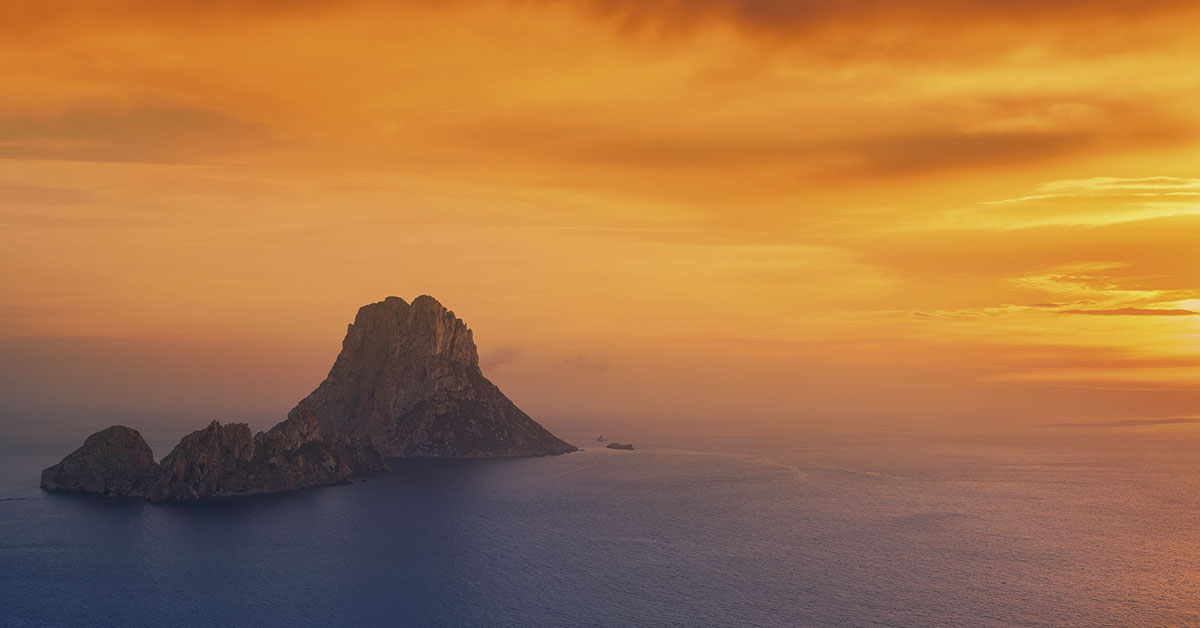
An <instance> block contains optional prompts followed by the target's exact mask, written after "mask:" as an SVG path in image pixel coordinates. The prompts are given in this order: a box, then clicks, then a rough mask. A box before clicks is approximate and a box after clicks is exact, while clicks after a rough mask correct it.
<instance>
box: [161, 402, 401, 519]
mask: <svg viewBox="0 0 1200 628" xmlns="http://www.w3.org/2000/svg"><path fill="white" fill-rule="evenodd" d="M386 470H387V465H386V464H385V463H384V461H383V457H382V456H380V455H379V452H377V451H376V450H375V448H374V447H372V446H371V444H370V442H368V441H365V440H361V439H351V438H348V437H345V436H331V437H328V438H327V437H322V436H320V435H318V433H317V431H316V429H315V422H314V421H313V419H312V417H311V416H309V417H303V416H302V417H299V418H297V419H289V420H287V421H284V422H282V423H280V424H278V425H276V426H275V427H273V428H271V429H270V430H269V431H267V432H260V433H258V434H257V435H254V436H251V435H250V427H249V426H247V425H246V424H245V423H230V424H228V425H221V424H220V423H217V422H216V421H213V422H212V423H211V424H209V426H208V427H206V428H204V429H202V430H199V431H196V432H192V433H191V434H189V435H187V436H185V437H183V440H181V441H180V442H179V445H177V446H176V447H175V449H174V451H172V452H171V453H169V454H167V455H166V457H164V458H163V459H162V462H161V463H160V464H159V469H158V472H157V473H156V475H155V477H154V480H153V482H152V483H151V484H150V485H149V488H148V490H147V493H146V498H147V499H149V500H151V501H167V500H174V501H179V500H191V499H200V498H204V497H224V496H229V495H252V494H256V493H275V492H280V491H290V490H295V489H298V488H305V487H309V486H322V485H328V484H339V483H342V482H345V481H347V480H348V479H350V478H351V477H354V476H357V475H362V474H365V473H374V472H376V471H386Z"/></svg>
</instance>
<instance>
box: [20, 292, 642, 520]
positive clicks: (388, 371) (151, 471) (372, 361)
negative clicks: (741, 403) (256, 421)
mask: <svg viewBox="0 0 1200 628" xmlns="http://www.w3.org/2000/svg"><path fill="white" fill-rule="evenodd" d="M610 447H612V445H610ZM632 448H633V447H632V446H629V449H632ZM575 450H576V449H575V447H573V446H572V445H569V444H567V443H565V442H563V441H561V440H559V439H558V438H556V437H555V436H554V435H553V434H551V433H550V432H548V431H547V430H546V429H545V428H543V427H542V426H541V425H538V424H537V423H536V422H534V420H533V419H531V418H529V416H528V415H526V414H525V413H524V412H522V411H521V410H520V409H519V408H517V406H516V405H514V404H513V402H511V401H509V400H508V398H507V397H505V396H504V394H503V393H501V392H500V389H499V388H496V386H495V385H494V384H492V383H491V382H490V381H488V380H487V378H485V377H484V376H483V372H482V371H480V369H479V355H478V352H477V351H476V349H475V341H474V340H473V339H472V337H471V330H469V329H467V326H466V325H465V324H464V323H463V322H462V320H460V319H459V318H458V317H456V316H454V314H453V313H452V312H450V311H448V310H447V309H446V308H444V307H442V305H441V304H440V303H438V302H437V301H436V300H435V299H433V298H432V297H428V296H422V297H418V298H417V299H415V300H414V301H413V303H412V305H409V304H408V303H406V302H405V301H404V300H403V299H399V298H396V297H388V298H387V299H386V300H384V301H381V302H379V303H373V304H371V305H366V306H363V307H362V308H361V309H359V311H358V315H357V316H356V317H355V319H354V323H353V324H351V325H350V328H349V330H348V331H347V333H346V338H345V340H343V342H342V352H341V354H339V355H338V358H337V361H336V362H335V363H334V365H333V368H332V370H330V372H329V376H328V377H327V378H326V379H325V381H324V382H322V383H321V385H320V386H318V387H317V389H316V390H314V391H313V392H312V394H310V395H309V396H308V397H306V398H305V399H304V400H303V401H301V402H300V403H299V405H297V406H296V407H295V408H294V409H293V410H292V411H291V412H290V413H288V418H287V420H285V421H283V422H281V423H279V424H277V425H276V426H275V427H273V428H271V429H270V430H268V431H266V432H259V433H258V434H253V435H252V434H251V432H250V427H249V426H248V425H246V424H245V423H230V424H226V425H221V424H220V423H218V422H216V421H213V422H212V423H211V424H209V426H208V427H206V428H204V429H202V430H199V431H196V432H192V433H191V434H188V435H187V436H185V437H183V439H182V440H180V441H179V444H178V445H177V446H176V447H175V449H174V450H173V451H171V453H169V454H167V455H166V456H165V457H163V459H162V462H160V463H158V464H155V462H154V455H153V453H152V452H151V450H150V446H149V445H147V444H146V441H145V440H144V439H142V436H141V434H139V433H138V432H137V431H136V430H132V429H130V428H127V427H121V426H113V427H110V428H108V429H105V430H102V431H100V432H97V433H95V434H93V435H91V436H89V437H88V439H87V441H85V442H84V444H83V447H80V448H79V449H78V450H76V451H75V452H73V453H71V454H70V455H68V456H67V457H66V458H63V460H62V462H60V463H58V464H56V465H54V466H52V467H50V468H48V469H46V470H45V471H43V472H42V488H44V489H46V490H51V491H83V492H89V493H103V494H108V495H129V496H136V497H144V498H146V499H149V500H151V501H179V500H193V499H202V498H208V497H224V496H232V495H252V494H257V493H273V492H278V491H288V490H294V489H299V488H306V487H310V486H321V485H328V484H339V483H344V482H346V481H348V480H349V479H351V478H353V477H355V476H359V475H363V474H367V473H374V472H377V471H386V470H387V465H386V464H385V462H384V458H383V456H385V455H386V456H397V457H454V458H482V457H515V456H545V455H550V454H562V453H567V452H571V451H575Z"/></svg>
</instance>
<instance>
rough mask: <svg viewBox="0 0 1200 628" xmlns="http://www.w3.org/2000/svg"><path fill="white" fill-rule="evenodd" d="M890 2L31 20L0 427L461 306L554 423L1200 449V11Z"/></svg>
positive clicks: (177, 11) (526, 5) (323, 356)
mask: <svg viewBox="0 0 1200 628" xmlns="http://www.w3.org/2000/svg"><path fill="white" fill-rule="evenodd" d="M897 4H900V3H892V2H882V1H865V2H844V1H838V2H835V1H833V0H819V1H813V2H797V1H794V0H639V1H637V2H634V1H633V0H627V1H623V0H608V1H604V0H591V1H587V0H575V1H571V0H561V1H551V0H542V1H538V0H524V1H517V0H512V1H503V0H454V1H451V2H415V1H414V2H406V3H391V2H382V1H380V2H375V1H370V0H356V1H351V2H340V3H321V2H316V1H300V2H282V1H278V2H276V1H267V0H250V1H247V2H233V1H231V0H230V1H215V2H214V1H205V2H201V1H200V0H175V1H169V2H161V1H160V2H137V1H123V0H97V1H94V2H88V3H78V2H68V1H65V0H62V1H54V0H37V1H32V0H30V1H23V0H9V1H7V2H3V3H0V70H2V71H0V94H3V98H0V282H2V283H0V285H3V287H4V289H3V291H2V292H0V374H2V375H3V376H4V377H2V378H0V382H4V381H6V382H7V384H4V383H0V392H3V393H4V394H3V395H0V396H3V397H6V398H7V399H8V401H6V402H4V404H2V405H0V411H4V412H6V413H8V414H10V415H15V414H20V413H22V412H28V411H30V410H31V409H35V408H37V409H41V410H46V409H47V408H50V409H53V408H60V409H64V410H66V409H69V410H71V411H73V412H78V413H84V414H86V413H87V412H89V411H91V410H92V409H94V408H97V407H104V408H109V409H115V410H121V409H130V410H131V411H132V410H138V411H142V412H146V413H149V414H154V413H155V412H159V413H163V414H164V416H165V415H166V414H169V412H167V410H168V409H171V408H194V409H196V412H199V413H219V414H220V415H221V416H219V417H218V418H222V419H237V418H250V419H251V420H252V421H260V422H261V423H262V424H268V423H270V422H272V421H273V420H274V419H276V418H278V417H279V416H281V415H282V413H283V412H285V411H286V410H287V409H288V408H289V407H290V406H291V404H292V403H294V402H295V401H296V400H298V399H299V398H300V397H301V396H303V395H304V394H305V393H307V392H308V390H310V389H311V388H312V387H313V386H314V385H315V384H316V383H317V382H318V381H319V380H320V378H321V377H322V376H323V374H324V372H325V370H326V369H327V368H328V366H329V364H331V363H332V359H333V357H334V355H335V354H336V351H337V347H338V343H339V342H340V339H341V335H342V333H343V332H344V326H345V324H346V323H348V322H349V321H350V319H351V318H352V316H353V313H354V310H355V309H356V308H357V307H358V306H359V305H361V304H363V303H367V302H370V301H375V300H379V299H381V298H382V297H384V296H387V295H398V296H402V297H404V298H406V299H411V298H413V297H415V296H417V295H418V294H422V293H428V294H432V295H434V296H436V297H437V298H438V299H439V300H441V301H442V302H443V303H444V304H446V305H447V306H448V307H450V308H451V309H453V310H455V311H456V312H457V313H458V314H459V315H460V316H462V317H463V318H465V319H466V320H467V322H468V324H470V325H471V326H472V327H473V328H474V329H475V333H476V338H477V340H478V342H479V344H480V349H481V353H482V354H483V355H484V362H485V372H486V373H487V374H488V375H489V376H490V377H492V379H493V380H494V381H496V382H497V383H498V384H500V386H501V387H502V388H503V389H504V390H505V391H506V392H508V393H509V394H510V396H512V397H513V399H514V400H515V401H516V402H517V403H518V404H520V405H521V406H522V407H523V408H525V409H526V410H527V411H529V412H530V413H531V414H532V415H534V416H535V418H539V419H542V420H544V421H545V422H546V423H548V424H549V425H551V426H554V425H555V422H556V421H570V420H575V421H592V420H595V421H602V420H610V419H612V418H613V417H622V418H624V419H628V420H630V421H636V420H649V421H651V422H654V421H660V422H667V421H670V422H672V423H674V422H686V421H694V422H716V423H721V422H728V423H736V424H742V423H753V422H756V421H759V422H763V423H764V424H769V425H790V424H798V423H805V422H821V421H824V422H830V421H832V422H837V423H847V424H849V423H854V422H857V423H858V424H862V425H876V424H880V423H888V422H896V423H900V424H913V425H917V424H921V425H945V424H954V425H967V426H969V425H977V424H986V425H992V424H1006V425H1007V424H1011V425H1027V424H1033V423H1039V422H1046V421H1061V420H1089V421H1094V420H1103V419H1115V418H1121V419H1126V418H1156V417H1170V416H1188V415H1194V414H1195V413H1196V412H1197V405H1198V403H1200V377H1198V376H1200V316H1198V315H1197V314H1196V312H1200V252H1198V249H1197V246H1196V245H1197V242H1200V40H1198V39H1197V37H1196V36H1195V30H1196V29H1195V25H1196V24H1198V23H1200V10H1198V9H1197V5H1195V3H1188V2H1166V1H1164V2H1154V1H1150V2H1146V1H1143V2H1132V1H1117V0H1108V1H1105V0H1099V1H1093V2H1083V1H1061V2H1024V1H1015V2H1005V3H1000V2H990V1H989V2H976V3H967V2H950V1H948V0H917V1H916V2H909V3H903V7H902V8H901V7H898V6H896V5H897ZM64 389H67V390H73V391H76V392H75V394H72V395H69V396H66V397H64V395H63V393H62V391H63V390H64ZM68 397H69V398H68ZM14 413H15V414H14ZM51 414H53V413H52V412H51Z"/></svg>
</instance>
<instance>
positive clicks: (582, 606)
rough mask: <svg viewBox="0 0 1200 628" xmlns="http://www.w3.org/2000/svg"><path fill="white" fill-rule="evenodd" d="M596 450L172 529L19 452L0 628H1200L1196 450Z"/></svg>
mask: <svg viewBox="0 0 1200 628" xmlns="http://www.w3.org/2000/svg"><path fill="white" fill-rule="evenodd" d="M83 436H85V434H80V435H79V438H78V439H73V440H72V442H73V443H74V444H75V445H74V446H77V444H78V442H82V439H83ZM594 437H595V435H594V434H589V435H587V436H582V435H581V436H580V437H579V438H575V439H570V438H568V440H572V442H576V443H577V444H582V445H583V447H584V451H582V452H579V453H574V454H570V455H565V456H555V457H548V458H530V459H511V460H425V461H412V460H408V461H405V460H394V461H391V471H390V472H389V473H382V474H378V475H374V476H371V477H369V478H367V479H366V480H365V481H363V482H357V483H353V484H349V485H345V486H332V487H323V488H316V489H309V490H303V491H296V492H292V493H286V494H277V495H267V496H258V497H246V498H230V499H223V500H216V501H208V502H201V503H186V504H148V503H144V502H141V501H138V500H133V499H124V498H105V497H101V496H88V495H67V494H50V493H45V492H42V491H41V490H40V489H39V488H38V486H37V485H38V474H39V471H40V470H41V469H42V468H43V467H45V466H48V465H50V464H53V463H55V462H57V461H58V459H60V458H61V457H62V455H64V454H65V453H67V452H68V451H70V449H73V446H68V447H66V448H65V449H62V450H56V451H42V450H41V449H39V447H30V448H27V449H22V448H21V447H17V446H11V445H12V443H9V445H10V446H8V447H4V448H3V453H0V626H4V627H6V628H17V627H24V626H36V627H54V626H72V627H74V626H88V627H92V626H119V627H141V626H146V627H150V626H153V627H159V626H170V627H175V626H254V627H260V626H262V627H272V626H278V627H287V628H295V627H300V626H322V627H325V626H415V627H438V626H454V627H459V626H462V627H489V626H500V627H510V626H511V627H522V626H556V627H564V628H579V627H588V626H630V627H648V626H681V627H684V626H686V627H702V626H722V627H739V628H740V627H747V626H772V627H774V626H779V627H808V626H811V627H840V626H851V627H897V626H904V627H909V626H911V627H923V628H935V627H951V626H953V627H989V626H996V627H1011V626H1030V627H1033V626H1120V627H1131V628H1139V627H1151V626H1153V627H1163V626H1200V468H1198V461H1200V430H1197V429H1194V427H1188V426H1176V427H1170V428H1162V429H1141V428H1108V429H1093V428H1085V429H1030V430H1027V431H1024V432H1021V433H1014V434H1008V433H1006V434H1002V435H995V434H976V435H971V436H954V435H952V434H949V433H947V434H932V435H931V434H923V435H919V436H918V435H890V436H883V435H877V434H841V435H837V434H808V435H806V434H802V433H790V434H788V435H786V436H780V435H737V436H729V435H725V436H711V437H698V436H691V435H687V436H676V437H660V438H657V439H654V438H646V439H635V440H634V445H635V447H636V449H635V450H634V451H616V450H609V449H605V448H603V447H600V446H598V445H599V444H598V443H595V442H594ZM164 451H165V450H164Z"/></svg>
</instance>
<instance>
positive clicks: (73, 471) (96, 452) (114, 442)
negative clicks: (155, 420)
mask: <svg viewBox="0 0 1200 628" xmlns="http://www.w3.org/2000/svg"><path fill="white" fill-rule="evenodd" d="M157 468H158V466H157V465H156V464H154V452H152V451H151V450H150V445H147V444H146V440H145V439H143V438H142V435H141V434H140V433H138V431H137V430H135V429H131V428H128V427H125V426H122V425H114V426H112V427H110V428H107V429H104V430H101V431H99V432H96V433H95V434H92V435H91V436H89V437H88V438H87V440H85V441H84V442H83V446H82V447H80V448H79V449H76V450H75V451H73V452H71V453H70V454H68V455H67V457H66V458H63V459H62V462H60V463H58V464H56V465H54V466H52V467H49V468H47V469H46V470H44V471H42V488H44V489H46V490H50V491H83V492H87V493H103V494H111V495H137V496H140V495H142V494H144V493H145V491H146V486H147V483H148V481H149V479H150V477H151V476H152V475H153V474H154V472H155V470H156V469H157Z"/></svg>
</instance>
